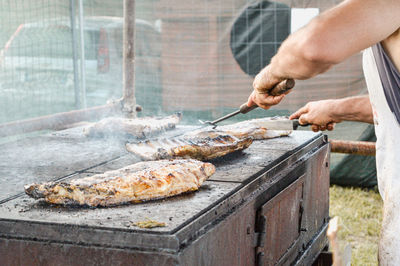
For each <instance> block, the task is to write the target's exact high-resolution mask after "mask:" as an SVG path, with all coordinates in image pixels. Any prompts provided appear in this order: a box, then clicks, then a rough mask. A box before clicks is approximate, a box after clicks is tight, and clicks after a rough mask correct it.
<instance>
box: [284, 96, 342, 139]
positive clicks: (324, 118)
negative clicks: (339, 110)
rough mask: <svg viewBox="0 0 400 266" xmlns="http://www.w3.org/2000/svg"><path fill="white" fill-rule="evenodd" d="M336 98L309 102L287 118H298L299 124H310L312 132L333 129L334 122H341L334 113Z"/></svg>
mask: <svg viewBox="0 0 400 266" xmlns="http://www.w3.org/2000/svg"><path fill="white" fill-rule="evenodd" d="M336 104H337V100H323V101H316V102H309V103H307V104H306V105H305V106H303V107H302V108H300V109H299V110H297V111H296V112H295V113H293V114H292V115H291V116H290V117H289V119H296V118H298V119H299V122H300V124H312V125H311V129H312V131H314V132H317V131H320V130H322V131H324V130H333V129H334V127H335V124H336V123H339V122H342V120H340V119H339V117H337V116H336V115H335V110H336V107H337V106H336Z"/></svg>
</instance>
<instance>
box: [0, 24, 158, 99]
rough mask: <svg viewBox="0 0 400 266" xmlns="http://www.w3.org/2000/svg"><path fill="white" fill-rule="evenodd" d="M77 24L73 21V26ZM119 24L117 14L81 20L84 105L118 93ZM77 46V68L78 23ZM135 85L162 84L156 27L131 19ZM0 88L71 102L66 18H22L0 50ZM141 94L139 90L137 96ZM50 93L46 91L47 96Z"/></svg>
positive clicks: (145, 87)
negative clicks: (32, 19)
mask: <svg viewBox="0 0 400 266" xmlns="http://www.w3.org/2000/svg"><path fill="white" fill-rule="evenodd" d="M77 27H78V26H77ZM122 27H123V18H120V17H86V18H85V20H84V31H83V32H84V42H85V49H84V51H85V72H86V75H85V78H86V92H87V102H88V106H93V105H97V104H104V103H105V102H106V101H107V100H109V99H112V98H114V99H115V98H119V97H120V96H121V94H122ZM76 32H77V42H78V49H76V52H77V53H78V54H77V58H78V62H77V66H78V71H79V66H80V63H79V60H80V55H79V52H80V48H79V29H78V28H77V29H76ZM136 36H137V38H136V41H135V45H136V72H137V73H136V91H137V98H138V102H140V101H141V100H140V98H143V97H146V91H148V90H149V88H150V90H161V88H160V86H161V85H160V84H161V82H160V81H159V79H158V78H154V77H160V71H161V69H160V65H161V64H160V53H161V43H160V32H159V30H158V29H157V28H156V27H154V26H153V25H152V24H151V23H149V22H147V21H144V20H139V19H137V20H136ZM0 85H1V86H0V89H2V90H12V91H13V92H14V93H17V94H18V95H19V94H21V97H22V95H24V94H26V93H27V92H28V91H29V92H30V93H34V95H35V96H42V97H51V98H52V103H53V104H60V103H61V104H69V105H73V104H74V102H73V101H74V92H75V90H74V86H75V83H74V64H73V44H72V30H71V23H70V19H69V18H58V19H52V20H45V21H38V22H34V23H27V24H21V25H20V26H19V27H18V28H17V30H16V31H15V32H14V34H12V36H11V37H10V38H9V40H8V41H7V43H6V45H5V47H4V48H3V49H2V50H0ZM141 94H142V96H141ZM49 95H50V96H49Z"/></svg>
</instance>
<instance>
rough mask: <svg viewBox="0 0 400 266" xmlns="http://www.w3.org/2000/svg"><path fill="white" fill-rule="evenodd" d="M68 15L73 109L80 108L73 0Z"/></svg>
mask: <svg viewBox="0 0 400 266" xmlns="http://www.w3.org/2000/svg"><path fill="white" fill-rule="evenodd" d="M69 8H70V10H69V14H70V20H71V34H72V63H73V69H74V87H75V108H76V109H80V108H81V97H80V86H79V73H78V53H77V51H78V47H77V33H76V27H75V0H70V1H69Z"/></svg>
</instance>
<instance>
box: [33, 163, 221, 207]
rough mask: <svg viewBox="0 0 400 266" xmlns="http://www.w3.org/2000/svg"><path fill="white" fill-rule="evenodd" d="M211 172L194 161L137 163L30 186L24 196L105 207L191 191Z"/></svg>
mask: <svg viewBox="0 0 400 266" xmlns="http://www.w3.org/2000/svg"><path fill="white" fill-rule="evenodd" d="M214 172H215V166H214V165H212V164H210V163H204V162H200V161H197V160H183V159H182V160H161V161H155V162H152V161H151V162H141V163H137V164H134V165H130V166H127V167H124V168H121V169H118V170H113V171H108V172H105V173H104V174H97V175H93V176H90V177H85V178H81V179H74V180H71V181H70V182H66V181H63V182H47V183H43V184H30V185H27V186H25V193H26V194H27V195H29V196H31V197H33V198H35V199H40V198H43V199H44V200H45V201H46V202H48V203H52V204H62V205H83V206H90V207H98V206H104V207H107V206H115V205H119V204H127V203H137V202H142V201H148V200H155V199H161V198H167V197H171V196H175V195H178V194H181V193H184V192H189V191H195V190H198V189H199V187H200V186H201V185H202V183H203V182H204V181H206V180H207V179H208V178H209V177H210V176H211V175H212V174H213V173H214Z"/></svg>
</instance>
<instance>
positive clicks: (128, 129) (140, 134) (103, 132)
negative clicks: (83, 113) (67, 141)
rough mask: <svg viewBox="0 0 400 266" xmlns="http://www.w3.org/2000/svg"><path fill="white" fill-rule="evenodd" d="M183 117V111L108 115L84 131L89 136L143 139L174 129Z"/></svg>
mask: <svg viewBox="0 0 400 266" xmlns="http://www.w3.org/2000/svg"><path fill="white" fill-rule="evenodd" d="M181 119H182V114H181V113H176V114H174V115H170V116H166V117H141V118H124V117H107V118H104V119H102V120H100V121H98V122H96V123H93V124H92V125H90V126H88V127H86V128H85V129H84V130H83V132H84V134H85V135H86V136H87V137H105V136H124V137H134V138H139V139H141V138H146V137H149V136H153V135H156V134H158V133H161V132H163V131H166V130H170V129H174V128H175V127H176V125H177V124H178V123H179V122H180V121H181Z"/></svg>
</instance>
